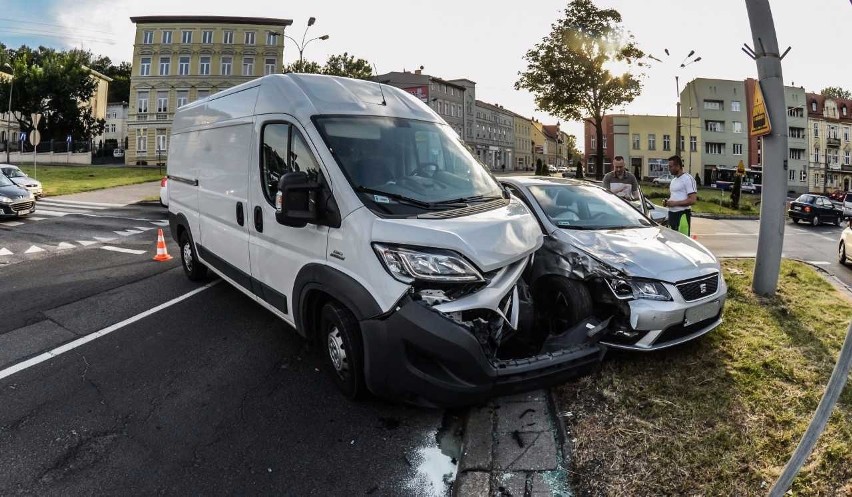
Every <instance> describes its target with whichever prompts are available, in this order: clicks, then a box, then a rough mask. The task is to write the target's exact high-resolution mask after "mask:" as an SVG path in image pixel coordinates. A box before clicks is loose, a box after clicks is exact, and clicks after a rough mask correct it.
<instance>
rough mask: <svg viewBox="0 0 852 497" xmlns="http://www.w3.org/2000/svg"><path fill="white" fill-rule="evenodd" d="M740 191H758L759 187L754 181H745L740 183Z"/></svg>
mask: <svg viewBox="0 0 852 497" xmlns="http://www.w3.org/2000/svg"><path fill="white" fill-rule="evenodd" d="M740 193H752V194H754V193H757V187H756V186H754V183H746V182H743V183H741V184H740Z"/></svg>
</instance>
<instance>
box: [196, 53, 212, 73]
mask: <svg viewBox="0 0 852 497" xmlns="http://www.w3.org/2000/svg"><path fill="white" fill-rule="evenodd" d="M198 61H199V64H198V74H200V75H202V76H209V75H210V56H209V55H204V56H202V57H201V58H200V59H198Z"/></svg>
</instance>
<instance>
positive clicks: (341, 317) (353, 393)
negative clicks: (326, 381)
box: [319, 302, 366, 400]
mask: <svg viewBox="0 0 852 497" xmlns="http://www.w3.org/2000/svg"><path fill="white" fill-rule="evenodd" d="M319 331H320V338H321V339H322V340H323V342H324V343H325V344H326V347H325V349H326V351H325V360H324V363H325V366H326V370H327V371H328V373H329V375H330V376H331V378H332V380H333V381H334V383H335V384H336V385H337V388H338V389H340V392H341V393H343V395H345V396H346V397H347V398H349V399H351V400H357V399H358V398H361V397H363V396H364V393H365V391H366V386H365V384H364V345H363V342H362V340H361V328H360V326H358V320H356V319H355V316H354V315H353V314H352V312H350V311H349V309H347V308H346V307H344V306H343V305H341V304H339V303H337V302H329V303H327V304H325V305H324V306H323V308H322V311H321V312H320V330H319Z"/></svg>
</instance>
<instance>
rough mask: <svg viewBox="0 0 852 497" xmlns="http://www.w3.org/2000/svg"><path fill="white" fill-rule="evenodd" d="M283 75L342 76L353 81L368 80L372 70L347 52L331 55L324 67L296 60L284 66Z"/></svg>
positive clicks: (367, 63)
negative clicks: (353, 79)
mask: <svg viewBox="0 0 852 497" xmlns="http://www.w3.org/2000/svg"><path fill="white" fill-rule="evenodd" d="M284 72H285V73H291V72H295V73H311V74H327V75H329V76H344V77H347V78H355V79H369V78H370V77H371V76H373V68H372V65H371V64H370V62H368V61H367V60H365V59H358V58H355V56H354V55H350V54H349V53H348V52H343V54H341V55H331V56H330V57H329V58H328V60H326V63H325V65H324V66H321V65H319V64H318V63H316V62H313V61H307V60H303V61H301V62H299V61H298V60H297V61H295V62H293V63H292V64H289V65H287V66H284Z"/></svg>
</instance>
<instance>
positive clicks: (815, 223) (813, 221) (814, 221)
mask: <svg viewBox="0 0 852 497" xmlns="http://www.w3.org/2000/svg"><path fill="white" fill-rule="evenodd" d="M811 226H819V216H816V215H815V216H814V217H813V219H811Z"/></svg>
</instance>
